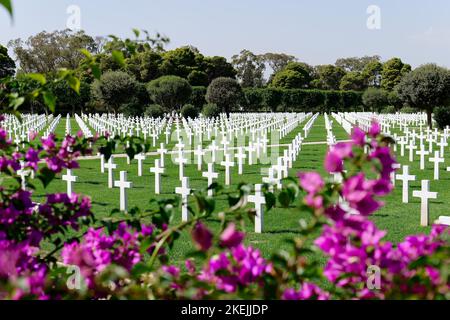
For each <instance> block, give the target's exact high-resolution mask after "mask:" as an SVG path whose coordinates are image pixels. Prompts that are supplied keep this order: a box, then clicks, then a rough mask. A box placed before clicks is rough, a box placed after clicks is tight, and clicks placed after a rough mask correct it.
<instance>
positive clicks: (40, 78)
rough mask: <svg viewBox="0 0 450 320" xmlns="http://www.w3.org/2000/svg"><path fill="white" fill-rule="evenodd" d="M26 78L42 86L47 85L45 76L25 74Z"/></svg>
mask: <svg viewBox="0 0 450 320" xmlns="http://www.w3.org/2000/svg"><path fill="white" fill-rule="evenodd" d="M27 77H28V78H30V79H32V80H36V81H38V82H39V83H40V84H42V85H44V84H46V83H47V79H45V76H44V75H43V74H40V73H29V74H27Z"/></svg>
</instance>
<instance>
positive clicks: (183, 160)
mask: <svg viewBox="0 0 450 320" xmlns="http://www.w3.org/2000/svg"><path fill="white" fill-rule="evenodd" d="M187 162H188V159H187V158H185V157H184V152H183V150H181V149H180V150H178V158H176V159H175V163H178V177H179V179H180V181H181V180H183V177H184V164H185V163H187Z"/></svg>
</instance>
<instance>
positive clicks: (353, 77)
mask: <svg viewBox="0 0 450 320" xmlns="http://www.w3.org/2000/svg"><path fill="white" fill-rule="evenodd" d="M365 88H366V82H365V79H364V76H363V75H362V73H361V72H357V71H350V72H348V73H347V74H346V75H345V76H343V77H342V79H341V83H340V85H339V89H341V90H355V91H361V90H364V89H365Z"/></svg>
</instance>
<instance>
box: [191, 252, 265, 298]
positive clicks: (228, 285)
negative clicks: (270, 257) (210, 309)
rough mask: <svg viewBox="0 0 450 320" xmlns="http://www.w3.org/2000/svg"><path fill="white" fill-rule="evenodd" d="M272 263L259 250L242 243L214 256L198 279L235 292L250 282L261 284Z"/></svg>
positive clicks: (220, 288) (226, 290)
mask: <svg viewBox="0 0 450 320" xmlns="http://www.w3.org/2000/svg"><path fill="white" fill-rule="evenodd" d="M271 270H272V265H271V264H270V263H268V262H267V261H266V260H265V259H264V258H263V257H262V256H261V253H260V251H259V250H257V249H254V248H252V247H245V246H244V245H242V244H240V245H237V246H236V247H233V248H231V249H229V250H227V251H225V252H221V253H220V254H218V255H216V256H214V257H212V258H211V259H210V260H209V262H208V263H207V264H206V266H205V267H204V268H203V270H202V271H201V272H200V274H199V276H198V279H199V280H200V281H204V282H207V283H209V284H212V285H214V286H215V287H216V288H217V289H218V290H221V291H224V292H227V293H233V292H236V291H237V290H238V288H245V287H247V286H249V285H250V284H260V283H261V277H262V276H263V275H264V274H268V273H270V272H271Z"/></svg>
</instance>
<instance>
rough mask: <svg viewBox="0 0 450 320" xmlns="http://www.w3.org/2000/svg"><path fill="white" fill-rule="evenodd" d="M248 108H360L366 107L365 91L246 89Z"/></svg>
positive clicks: (311, 109) (320, 110) (345, 109)
mask: <svg viewBox="0 0 450 320" xmlns="http://www.w3.org/2000/svg"><path fill="white" fill-rule="evenodd" d="M242 106H243V107H244V110H245V111H270V110H271V111H297V112H302V111H308V112H309V111H311V112H325V111H326V112H331V111H335V112H337V111H357V110H361V109H362V92H357V91H333V90H307V89H275V88H260V89H257V88H247V89H244V97H243V103H242Z"/></svg>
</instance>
